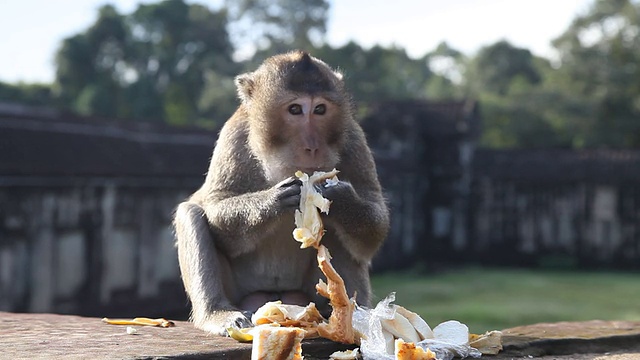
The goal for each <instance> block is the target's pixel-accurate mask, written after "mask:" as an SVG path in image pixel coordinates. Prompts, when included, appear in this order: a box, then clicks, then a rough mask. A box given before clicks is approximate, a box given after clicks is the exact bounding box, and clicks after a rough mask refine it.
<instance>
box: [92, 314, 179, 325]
mask: <svg viewBox="0 0 640 360" xmlns="http://www.w3.org/2000/svg"><path fill="white" fill-rule="evenodd" d="M102 322H104V323H107V324H111V325H139V326H158V327H163V328H167V327H172V326H175V325H176V324H175V323H174V322H173V321H169V320H167V319H165V318H158V319H150V318H146V317H137V318H134V319H132V320H127V319H109V318H102Z"/></svg>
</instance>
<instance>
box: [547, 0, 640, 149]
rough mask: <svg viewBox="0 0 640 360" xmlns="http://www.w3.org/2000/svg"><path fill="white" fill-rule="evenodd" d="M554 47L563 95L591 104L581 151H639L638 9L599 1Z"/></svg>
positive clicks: (622, 1)
mask: <svg viewBox="0 0 640 360" xmlns="http://www.w3.org/2000/svg"><path fill="white" fill-rule="evenodd" d="M553 45H554V46H555V47H556V49H558V52H559V54H560V63H559V69H558V70H559V71H558V77H559V79H560V81H559V83H560V85H561V86H563V87H564V89H565V91H567V92H573V93H576V94H579V95H580V96H582V97H584V98H585V99H586V101H588V102H589V103H592V104H594V106H595V109H594V111H593V112H592V113H591V114H590V115H589V116H588V117H586V118H584V119H582V122H583V123H585V124H584V125H583V126H581V127H580V128H582V129H584V130H585V131H587V132H586V133H585V134H584V135H583V144H582V145H584V146H601V145H605V146H611V147H620V146H634V147H638V146H640V68H639V67H638V64H640V51H639V50H638V49H640V4H639V3H637V2H633V1H629V0H598V1H596V2H595V3H594V4H593V6H592V7H591V9H590V10H589V11H588V13H586V14H585V15H583V16H579V17H577V18H576V19H575V20H574V21H573V23H572V24H571V25H570V26H569V28H568V29H567V30H566V31H565V32H564V33H563V34H562V35H561V36H560V37H558V38H557V39H556V40H554V42H553Z"/></svg>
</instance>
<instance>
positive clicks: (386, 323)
mask: <svg viewBox="0 0 640 360" xmlns="http://www.w3.org/2000/svg"><path fill="white" fill-rule="evenodd" d="M337 173H338V171H337V170H335V169H334V170H333V171H330V172H326V173H325V172H315V173H314V174H313V175H311V176H308V175H307V174H305V173H303V172H301V171H298V172H296V176H297V177H298V178H299V179H300V180H301V181H302V187H301V190H300V191H301V197H300V207H299V209H298V210H296V213H295V225H296V228H295V230H294V231H293V237H294V239H295V240H296V241H299V242H300V243H301V245H300V247H301V248H308V247H313V248H315V249H316V250H317V252H318V254H317V261H318V267H319V268H320V270H321V271H322V273H323V274H324V275H325V277H326V279H327V280H326V283H325V282H324V281H323V280H322V279H320V280H319V282H318V284H317V285H316V290H317V292H318V294H320V295H321V296H323V297H325V298H327V299H329V304H330V305H331V307H332V312H331V316H330V317H329V319H328V320H325V319H324V318H323V317H322V315H320V313H319V312H318V310H317V308H316V305H315V304H314V303H309V305H307V306H306V307H303V306H297V305H287V304H282V302H280V301H274V302H268V303H266V304H265V305H263V306H262V307H260V308H259V309H258V310H257V311H256V312H255V313H254V315H253V316H252V318H251V320H252V323H253V324H254V325H256V326H255V327H253V328H250V329H237V328H229V329H227V331H228V333H229V335H230V336H231V337H233V338H234V339H236V340H238V341H252V340H253V349H252V353H251V359H252V360H257V359H301V356H302V350H301V341H302V339H303V338H310V337H317V336H321V337H323V338H326V339H329V340H333V341H336V342H340V343H345V344H359V345H360V348H356V349H353V350H348V351H337V352H335V353H333V354H332V355H331V359H336V360H338V359H357V358H360V356H361V357H362V358H364V359H365V360H366V359H376V360H378V359H385V360H386V359H398V360H435V359H436V358H437V359H450V358H452V357H453V356H457V357H461V358H464V357H467V356H472V357H479V356H480V355H481V354H496V353H497V352H498V351H500V350H501V349H502V341H501V335H502V333H500V332H499V331H492V332H487V333H485V334H483V335H474V334H469V329H468V327H467V326H466V325H464V324H462V323H460V322H458V321H446V322H444V323H442V324H439V325H438V326H436V327H435V328H434V329H433V330H432V329H431V327H429V325H428V324H427V322H426V321H424V319H422V318H421V317H420V316H419V315H418V314H416V313H414V312H412V311H409V310H407V309H405V308H404V307H402V306H399V305H395V304H391V303H392V302H393V301H394V300H395V294H394V293H392V294H390V295H389V296H387V298H386V299H383V300H382V301H380V303H378V305H377V306H376V307H375V308H374V309H368V308H362V307H359V306H358V305H357V304H356V301H355V294H354V296H353V297H352V298H349V295H348V294H347V290H346V287H345V284H344V280H343V279H342V277H341V276H340V274H338V272H337V271H336V270H335V268H334V267H333V265H331V255H330V253H329V250H328V249H327V248H326V247H325V246H324V245H321V244H320V240H321V239H322V236H323V235H324V232H325V230H324V226H323V224H322V218H321V217H320V213H319V211H320V212H323V213H328V212H329V207H330V205H331V202H330V201H329V200H328V199H325V198H323V197H322V194H320V192H318V188H317V186H333V185H335V184H337V183H338V178H337V176H336V174H337ZM323 181H324V184H322V185H318V184H320V183H322V182H323ZM134 320H135V319H134Z"/></svg>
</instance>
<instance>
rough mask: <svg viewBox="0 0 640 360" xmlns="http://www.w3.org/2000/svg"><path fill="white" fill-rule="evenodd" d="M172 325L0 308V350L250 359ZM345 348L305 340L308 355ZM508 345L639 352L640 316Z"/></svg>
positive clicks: (513, 333)
mask: <svg viewBox="0 0 640 360" xmlns="http://www.w3.org/2000/svg"><path fill="white" fill-rule="evenodd" d="M175 323H176V326H175V327H171V328H155V327H136V328H137V330H138V332H137V334H135V335H129V334H127V333H126V326H119V325H108V324H104V323H102V322H101V321H100V319H98V318H88V317H80V316H71V315H55V314H16V313H6V312H0V349H2V350H1V352H0V358H7V359H33V358H44V359H51V358H64V359H86V358H91V359H113V358H118V359H250V355H251V345H250V344H241V343H238V342H236V341H235V340H233V339H230V338H224V337H218V336H212V335H209V334H206V333H204V332H203V331H200V330H198V329H195V328H194V327H193V326H192V325H191V324H190V323H188V322H184V321H176V322H175ZM345 348H348V347H347V346H345V345H342V344H336V343H333V342H331V341H328V340H323V339H316V340H312V341H305V342H304V343H303V351H304V355H305V359H307V360H312V359H323V358H326V357H328V355H329V354H331V353H332V352H333V351H336V350H344V349H345ZM504 348H505V349H504V351H503V352H501V353H500V354H499V355H497V356H485V358H489V359H496V360H498V359H514V358H520V359H522V358H525V359H527V358H531V357H534V358H539V359H549V360H550V359H585V360H586V359H610V360H627V359H640V322H630V321H588V322H560V323H553V324H536V325H529V326H521V327H516V328H511V329H506V330H504Z"/></svg>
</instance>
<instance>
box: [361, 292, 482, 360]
mask: <svg viewBox="0 0 640 360" xmlns="http://www.w3.org/2000/svg"><path fill="white" fill-rule="evenodd" d="M393 301H395V293H391V294H389V296H387V297H386V298H385V299H383V300H382V301H380V302H379V303H378V304H377V305H376V307H375V308H373V309H366V308H361V307H357V308H356V310H355V312H354V314H353V327H354V328H355V329H356V331H358V332H360V333H361V334H362V340H361V343H360V352H361V354H362V357H363V359H365V360H378V359H379V360H393V359H394V355H393V354H394V336H393V335H391V334H390V333H389V332H388V331H386V330H385V329H384V326H383V325H382V323H383V322H384V321H388V320H391V319H394V316H395V315H396V314H395V313H396V305H393V304H392V302H393ZM429 337H430V338H427V339H423V340H421V341H419V342H417V343H416V345H417V346H420V347H421V348H423V349H425V350H426V349H427V348H429V349H431V351H433V352H435V353H436V356H437V358H438V359H439V360H450V359H452V358H453V357H454V356H455V357H459V358H466V357H480V356H481V353H480V352H479V351H478V350H476V349H474V348H472V347H471V346H469V328H468V327H467V326H466V325H464V324H462V323H460V322H458V321H455V320H451V321H445V322H443V323H442V324H440V325H438V326H436V327H435V328H434V329H433V333H432V334H429ZM404 340H405V341H406V339H404Z"/></svg>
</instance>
